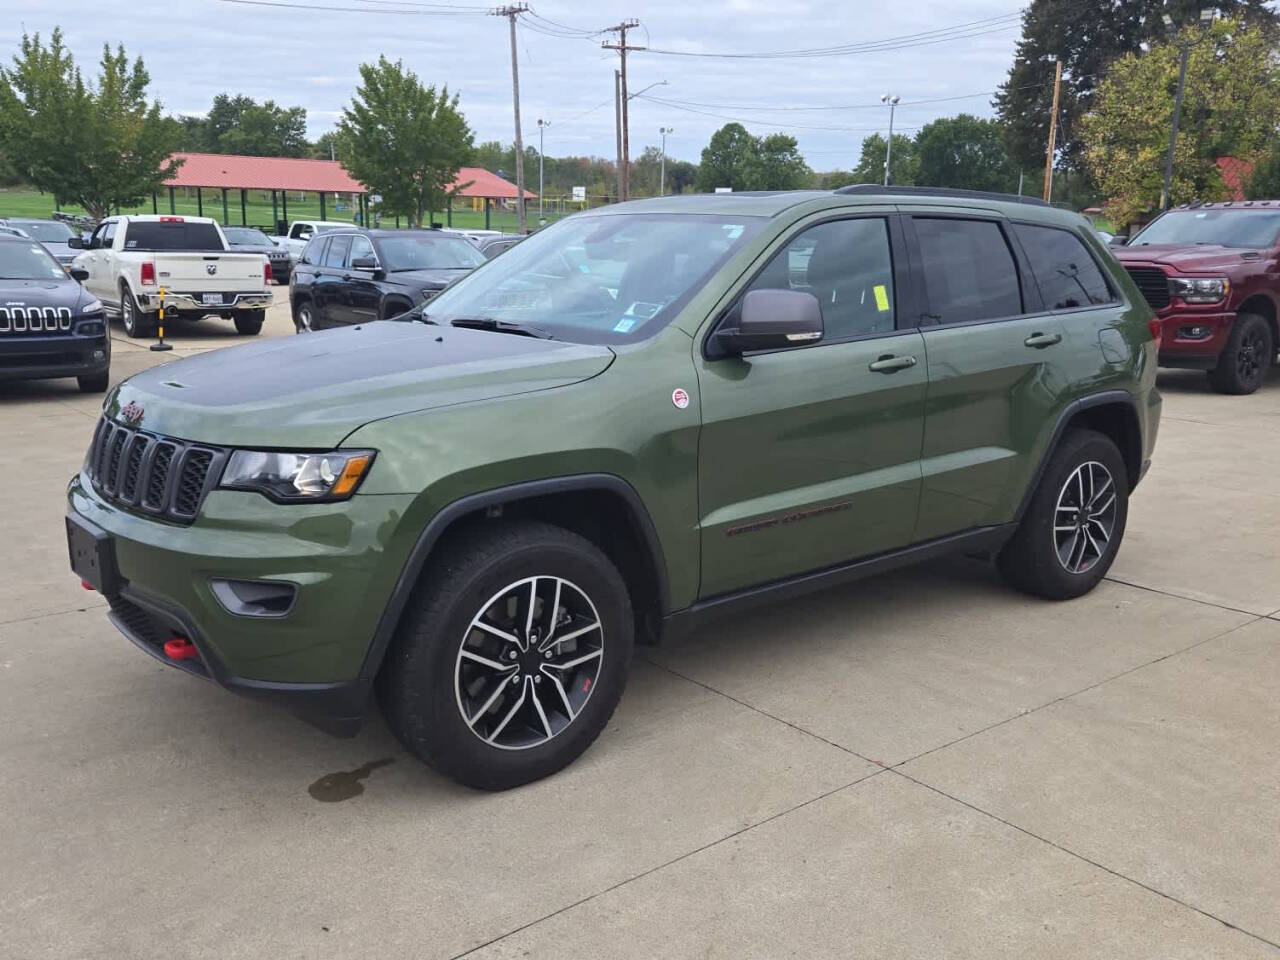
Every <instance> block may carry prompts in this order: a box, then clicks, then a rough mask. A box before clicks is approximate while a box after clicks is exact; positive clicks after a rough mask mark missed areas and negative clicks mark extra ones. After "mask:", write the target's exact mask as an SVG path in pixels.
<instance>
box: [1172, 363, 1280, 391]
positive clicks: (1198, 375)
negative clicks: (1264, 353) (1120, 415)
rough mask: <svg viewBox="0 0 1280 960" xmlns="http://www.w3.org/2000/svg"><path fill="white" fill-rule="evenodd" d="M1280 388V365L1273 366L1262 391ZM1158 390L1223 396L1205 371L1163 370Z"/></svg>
mask: <svg viewBox="0 0 1280 960" xmlns="http://www.w3.org/2000/svg"><path fill="white" fill-rule="evenodd" d="M1277 387H1280V364H1273V365H1272V367H1271V370H1270V372H1269V373H1268V374H1267V381H1266V383H1264V384H1263V385H1262V387H1261V388H1260V389H1262V390H1274V389H1276V388H1277ZM1156 388H1157V389H1158V390H1159V391H1160V392H1161V393H1170V394H1173V393H1177V394H1213V395H1215V396H1222V394H1219V393H1218V392H1217V391H1216V390H1214V389H1213V387H1211V386H1209V378H1208V376H1206V374H1205V372H1204V371H1203V370H1171V369H1161V370H1160V372H1159V373H1158V374H1157V375H1156Z"/></svg>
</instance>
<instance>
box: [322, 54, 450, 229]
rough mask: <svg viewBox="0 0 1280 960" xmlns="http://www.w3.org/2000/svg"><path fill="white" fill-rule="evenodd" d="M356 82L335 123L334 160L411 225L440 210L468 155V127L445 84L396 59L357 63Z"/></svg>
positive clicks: (386, 211)
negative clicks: (422, 77) (427, 82)
mask: <svg viewBox="0 0 1280 960" xmlns="http://www.w3.org/2000/svg"><path fill="white" fill-rule="evenodd" d="M360 79H361V84H360V86H359V87H357V88H356V95H355V97H353V98H352V101H351V106H349V107H347V108H345V109H344V110H343V111H342V119H341V120H340V121H339V122H338V131H339V134H340V137H341V139H340V141H339V142H340V144H341V148H340V150H339V159H340V161H341V163H342V165H343V167H344V168H345V169H346V170H347V172H349V173H350V174H351V175H352V176H353V177H355V178H356V179H357V180H359V181H360V182H361V183H363V184H364V185H365V186H366V187H368V188H369V191H370V192H371V193H378V194H381V195H382V209H383V212H384V213H391V214H396V215H401V216H404V217H407V218H408V219H409V222H410V223H411V224H412V225H413V226H415V227H420V226H422V221H423V218H424V217H425V216H426V215H427V214H429V213H430V212H431V211H432V210H441V209H443V208H444V205H445V203H446V201H447V198H448V191H449V187H450V184H452V183H453V181H454V180H455V179H456V177H457V175H458V169H459V168H460V167H461V166H462V165H463V164H464V163H466V162H467V161H468V160H469V159H470V158H471V154H472V140H473V134H472V132H471V128H470V127H469V126H467V121H466V118H464V117H463V115H462V112H461V111H460V110H459V109H458V97H457V95H456V94H455V95H453V96H452V97H451V96H450V95H449V88H448V87H443V88H442V89H441V90H440V91H439V92H438V93H437V92H436V88H435V87H434V86H425V87H424V86H423V85H422V83H421V81H419V80H418V77H417V75H416V74H414V73H413V72H412V71H406V70H405V69H404V66H403V64H402V63H401V62H400V61H399V60H397V61H396V62H394V63H392V62H391V61H389V60H388V59H387V58H386V57H384V56H380V57H379V58H378V62H377V63H376V64H371V63H365V64H361V65H360Z"/></svg>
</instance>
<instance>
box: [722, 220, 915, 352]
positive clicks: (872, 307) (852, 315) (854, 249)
mask: <svg viewBox="0 0 1280 960" xmlns="http://www.w3.org/2000/svg"><path fill="white" fill-rule="evenodd" d="M747 290H748V291H751V290H803V291H805V292H807V293H812V294H813V295H814V296H815V297H817V298H818V303H819V304H820V305H821V307H822V325H823V328H824V332H823V339H824V340H827V341H831V340H846V339H848V338H849V337H859V336H865V335H866V334H869V333H887V332H889V331H891V330H893V329H894V296H893V293H894V291H893V259H892V257H891V256H890V253H889V225H888V223H887V222H886V221H885V220H884V219H883V218H881V217H868V218H865V219H855V220H833V221H831V222H829V223H820V224H817V225H816V226H812V227H809V228H808V229H807V230H804V231H802V232H800V233H798V234H796V235H795V236H794V237H792V238H791V240H790V241H788V243H787V245H786V246H785V247H783V248H782V249H781V250H779V251H778V252H777V253H775V254H774V255H773V258H772V259H771V260H770V261H769V262H768V263H767V264H766V265H765V268H764V269H763V270H762V271H761V272H760V275H759V276H757V277H756V278H755V280H754V281H752V283H751V286H749V287H748V288H747Z"/></svg>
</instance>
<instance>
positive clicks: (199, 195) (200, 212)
mask: <svg viewBox="0 0 1280 960" xmlns="http://www.w3.org/2000/svg"><path fill="white" fill-rule="evenodd" d="M196 216H197V217H203V216H204V188H203V187H196Z"/></svg>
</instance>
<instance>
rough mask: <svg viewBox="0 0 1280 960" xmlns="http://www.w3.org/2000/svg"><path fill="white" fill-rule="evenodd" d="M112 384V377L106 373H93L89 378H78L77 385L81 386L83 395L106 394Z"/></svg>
mask: <svg viewBox="0 0 1280 960" xmlns="http://www.w3.org/2000/svg"><path fill="white" fill-rule="evenodd" d="M110 382H111V375H110V374H109V373H107V372H106V371H103V372H102V373H91V374H89V375H87V376H83V377H76V383H78V384H79V385H80V392H81V393H106V392H107V386H108V384H109V383H110Z"/></svg>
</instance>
